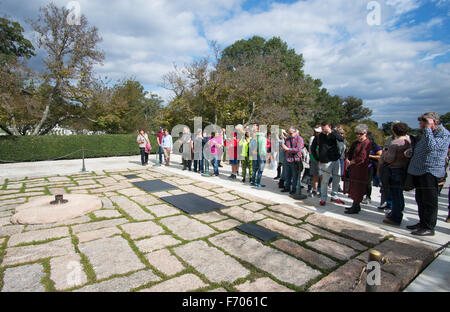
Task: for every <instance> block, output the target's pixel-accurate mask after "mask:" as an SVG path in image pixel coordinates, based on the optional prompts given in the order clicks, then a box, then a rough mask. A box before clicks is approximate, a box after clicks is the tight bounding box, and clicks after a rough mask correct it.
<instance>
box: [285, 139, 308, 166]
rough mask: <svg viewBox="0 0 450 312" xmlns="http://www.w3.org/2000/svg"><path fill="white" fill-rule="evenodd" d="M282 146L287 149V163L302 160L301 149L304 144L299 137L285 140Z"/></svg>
mask: <svg viewBox="0 0 450 312" xmlns="http://www.w3.org/2000/svg"><path fill="white" fill-rule="evenodd" d="M284 144H285V145H286V146H287V147H288V148H289V150H287V151H286V154H285V155H286V161H287V162H294V161H301V160H302V149H303V146H304V142H303V138H302V137H301V136H299V135H297V136H295V137H293V138H287V139H286V141H285V143H284Z"/></svg>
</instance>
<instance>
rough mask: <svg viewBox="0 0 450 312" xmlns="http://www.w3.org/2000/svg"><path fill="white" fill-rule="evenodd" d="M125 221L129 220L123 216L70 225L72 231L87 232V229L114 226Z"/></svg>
mask: <svg viewBox="0 0 450 312" xmlns="http://www.w3.org/2000/svg"><path fill="white" fill-rule="evenodd" d="M127 222H129V221H128V220H127V219H125V218H120V219H113V220H104V221H96V222H89V223H84V224H78V225H75V226H72V231H73V233H80V232H87V231H93V230H98V229H101V228H106V227H115V226H117V225H121V224H124V223H127Z"/></svg>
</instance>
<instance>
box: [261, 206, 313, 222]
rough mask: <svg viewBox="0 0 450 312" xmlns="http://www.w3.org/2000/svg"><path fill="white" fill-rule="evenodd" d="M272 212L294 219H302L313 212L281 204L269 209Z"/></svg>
mask: <svg viewBox="0 0 450 312" xmlns="http://www.w3.org/2000/svg"><path fill="white" fill-rule="evenodd" d="M269 209H270V210H273V211H276V212H281V213H283V214H285V215H288V216H291V217H294V218H296V219H301V218H303V217H304V216H306V215H308V214H310V213H311V211H309V210H306V209H303V208H300V207H298V206H294V205H289V204H281V205H276V206H270V207H269Z"/></svg>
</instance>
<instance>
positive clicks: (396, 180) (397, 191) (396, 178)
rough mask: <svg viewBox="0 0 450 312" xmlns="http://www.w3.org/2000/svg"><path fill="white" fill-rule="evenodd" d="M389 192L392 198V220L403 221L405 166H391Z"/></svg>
mask: <svg viewBox="0 0 450 312" xmlns="http://www.w3.org/2000/svg"><path fill="white" fill-rule="evenodd" d="M388 170H389V171H390V174H389V193H390V196H391V199H392V212H391V217H390V218H391V220H392V221H394V222H397V223H401V222H402V219H403V209H404V208H405V199H404V197H403V185H402V184H403V178H404V176H405V174H406V172H405V169H404V168H389V169H388Z"/></svg>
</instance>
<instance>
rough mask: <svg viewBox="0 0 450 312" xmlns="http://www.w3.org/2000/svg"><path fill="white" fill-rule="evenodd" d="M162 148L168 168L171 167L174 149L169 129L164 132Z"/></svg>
mask: <svg viewBox="0 0 450 312" xmlns="http://www.w3.org/2000/svg"><path fill="white" fill-rule="evenodd" d="M161 147H162V148H163V151H164V156H165V157H166V164H165V165H166V166H170V153H171V152H172V148H173V141H172V136H171V135H170V134H169V129H165V130H164V136H163V138H162V142H161Z"/></svg>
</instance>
